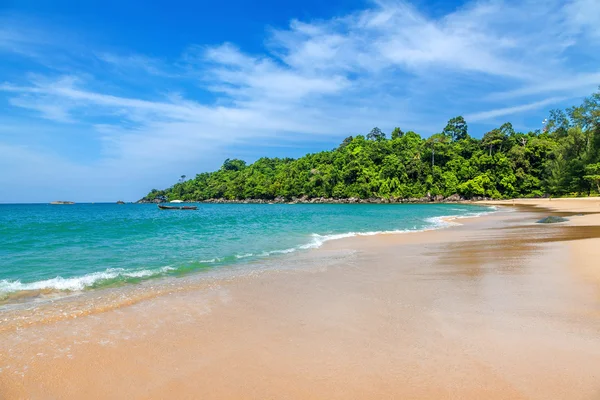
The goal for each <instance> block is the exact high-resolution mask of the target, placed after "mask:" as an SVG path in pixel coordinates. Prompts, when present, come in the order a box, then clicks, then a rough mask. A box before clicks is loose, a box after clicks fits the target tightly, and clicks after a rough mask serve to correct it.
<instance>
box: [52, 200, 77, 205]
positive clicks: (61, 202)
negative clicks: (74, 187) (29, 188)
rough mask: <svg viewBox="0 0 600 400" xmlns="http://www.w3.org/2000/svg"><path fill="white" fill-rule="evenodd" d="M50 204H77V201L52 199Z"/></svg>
mask: <svg viewBox="0 0 600 400" xmlns="http://www.w3.org/2000/svg"><path fill="white" fill-rule="evenodd" d="M50 204H52V205H66V204H75V203H74V202H72V201H62V200H60V201H51V202H50Z"/></svg>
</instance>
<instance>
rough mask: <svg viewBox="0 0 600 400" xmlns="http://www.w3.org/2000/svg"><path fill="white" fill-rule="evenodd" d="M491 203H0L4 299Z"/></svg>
mask: <svg viewBox="0 0 600 400" xmlns="http://www.w3.org/2000/svg"><path fill="white" fill-rule="evenodd" d="M487 211H490V208H488V207H480V206H471V205H456V204H432V205H364V204H360V205H331V204H327V205H322V204H316V205H308V204H301V205H250V204H233V205H232V204H228V205H220V204H201V205H199V207H198V210H196V211H163V210H159V209H158V208H157V207H156V205H152V204H127V205H117V204H76V205H63V206H56V205H45V204H35V205H29V204H28V205H0V266H1V268H0V297H2V296H4V297H6V296H8V295H11V296H14V295H15V294H18V293H24V292H27V291H48V290H50V291H56V290H58V291H77V290H83V289H88V288H96V287H104V286H111V285H115V284H123V283H135V282H139V281H142V280H147V279H150V278H155V277H162V276H173V275H175V276H177V275H181V274H186V273H189V272H195V271H202V270H206V269H214V268H218V267H220V266H223V265H236V264H245V265H248V266H249V268H252V265H253V264H256V263H257V262H258V261H261V260H266V259H273V257H274V256H275V257H276V256H281V255H283V254H288V253H292V252H297V251H303V250H306V249H310V248H316V247H319V246H320V245H321V244H322V243H324V242H325V241H328V240H333V239H339V238H343V237H348V236H354V235H370V234H374V233H378V232H404V231H417V230H423V229H434V228H439V227H443V226H444V222H443V221H441V220H440V217H442V216H451V215H454V216H469V215H475V214H479V213H482V212H487Z"/></svg>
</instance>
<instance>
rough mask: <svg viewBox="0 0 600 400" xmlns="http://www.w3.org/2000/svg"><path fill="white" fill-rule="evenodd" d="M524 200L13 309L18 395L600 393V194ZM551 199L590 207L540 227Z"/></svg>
mask: <svg viewBox="0 0 600 400" xmlns="http://www.w3.org/2000/svg"><path fill="white" fill-rule="evenodd" d="M523 203H525V205H526V206H527V207H525V208H523V207H521V206H518V205H515V206H513V205H512V202H510V203H509V207H506V208H507V209H508V210H507V211H500V212H498V213H496V214H493V215H491V216H485V217H481V218H475V219H469V220H456V221H454V222H460V223H461V224H462V225H460V226H458V225H457V226H453V227H451V228H447V229H443V230H438V231H430V232H423V233H412V234H399V235H380V236H374V237H359V238H350V239H347V240H340V241H334V242H328V243H327V244H326V246H324V247H323V248H321V249H319V250H316V251H313V252H310V254H306V255H304V256H302V257H299V258H298V259H297V260H295V267H294V268H285V269H281V270H276V271H263V272H261V273H257V274H250V275H245V276H238V277H236V278H234V279H219V280H214V281H213V282H210V283H204V284H202V285H199V284H198V285H196V286H188V287H186V288H182V287H175V286H169V287H170V288H171V289H167V290H165V289H164V288H163V289H162V290H161V291H160V292H159V293H158V292H157V293H156V295H154V296H146V297H144V296H141V297H139V299H138V300H140V299H143V298H145V300H143V301H124V302H122V303H119V304H128V305H126V306H120V307H118V306H116V305H113V306H105V307H104V308H102V307H101V306H97V307H96V306H94V307H91V306H89V304H90V303H92V299H91V297H85V296H84V297H76V298H73V299H64V300H59V301H56V302H53V303H52V304H50V305H36V306H35V307H33V306H32V307H29V310H27V309H16V310H8V311H6V310H5V311H0V322H2V323H3V325H2V326H1V327H0V328H2V329H0V398H2V399H22V398H31V399H46V398H51V399H67V398H73V399H80V398H85V399H95V398H98V399H106V398H119V399H167V398H169V399H171V398H177V399H198V398H202V399H370V398H374V399H381V398H398V399H599V398H600V271H599V270H600V262H598V260H599V258H598V255H600V250H599V249H600V239H599V238H600V220H599V216H598V214H592V213H596V212H600V200H598V199H596V200H581V201H579V200H568V201H562V200H554V199H553V200H552V201H551V202H550V201H547V200H539V201H524V202H523ZM549 203H551V205H552V208H553V209H554V210H555V211H562V212H564V213H566V214H573V213H581V212H584V213H587V214H586V215H583V216H573V217H570V221H569V222H568V223H564V224H553V225H541V224H535V223H534V221H535V220H537V219H539V218H541V217H542V216H545V215H547V214H548V213H549V212H548V211H544V210H541V211H540V210H538V209H539V207H540V206H541V207H549ZM515 204H519V202H515ZM181 285H183V284H180V286H181ZM119 293H120V292H119V291H107V292H102V293H95V294H94V295H93V296H95V297H94V299H97V298H98V297H103V296H106V297H107V298H110V299H113V300H114V298H116V297H118V296H120V295H123V294H119ZM99 301H100V303H102V299H100V300H99ZM111 301H112V300H111ZM78 302H79V304H78ZM84 302H85V303H86V304H87V307H88V308H90V307H91V308H93V310H91V311H90V312H86V313H82V314H77V313H76V312H74V311H73V310H77V309H78V307H79V308H83V307H86V304H84ZM100 303H98V304H100ZM114 304H117V303H116V302H115V303H114ZM84 314H85V315H84ZM78 315H79V318H75V316H78Z"/></svg>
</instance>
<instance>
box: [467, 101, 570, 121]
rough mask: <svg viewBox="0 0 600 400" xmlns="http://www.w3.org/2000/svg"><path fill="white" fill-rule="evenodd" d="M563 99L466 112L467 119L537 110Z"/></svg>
mask: <svg viewBox="0 0 600 400" xmlns="http://www.w3.org/2000/svg"><path fill="white" fill-rule="evenodd" d="M563 100H566V98H564V97H551V98H549V99H544V100H540V101H536V102H533V103H528V104H521V105H518V106H512V107H503V108H497V109H494V110H488V111H480V112H476V113H472V114H466V115H465V119H466V120H467V121H471V122H478V121H484V120H488V119H492V118H496V117H504V116H507V115H514V114H518V113H523V112H525V111H531V110H537V109H539V108H541V107H544V106H548V105H553V104H558V103H560V102H561V101H563Z"/></svg>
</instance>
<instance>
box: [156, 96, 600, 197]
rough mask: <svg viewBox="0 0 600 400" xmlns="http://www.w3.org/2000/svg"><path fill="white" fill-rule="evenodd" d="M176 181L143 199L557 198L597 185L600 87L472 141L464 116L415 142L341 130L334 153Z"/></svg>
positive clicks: (229, 165) (229, 167) (396, 133)
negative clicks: (541, 119) (519, 128)
mask: <svg viewBox="0 0 600 400" xmlns="http://www.w3.org/2000/svg"><path fill="white" fill-rule="evenodd" d="M181 178H182V179H181V180H180V181H179V182H178V183H176V184H174V185H173V186H172V187H170V188H168V189H165V190H153V191H152V192H150V193H149V194H148V195H147V196H146V197H145V199H146V200H153V199H155V198H160V199H163V198H164V199H167V200H172V199H183V200H188V201H201V200H207V199H229V200H234V199H237V200H242V199H264V200H270V199H274V198H276V197H283V198H286V199H291V198H292V197H302V196H306V197H308V198H314V197H328V198H349V197H357V198H371V197H380V198H390V197H394V198H410V197H413V198H414V197H423V196H425V195H427V194H430V195H432V196H435V195H442V196H450V195H452V194H455V193H456V194H459V195H461V196H464V197H466V198H470V197H474V196H485V197H491V198H511V197H532V196H542V195H552V196H563V195H571V194H579V195H581V194H590V193H591V192H592V191H600V91H599V92H597V93H595V94H593V95H592V96H590V97H588V98H586V99H585V100H584V101H583V102H582V104H581V105H579V106H576V107H571V108H569V109H567V110H565V111H562V110H552V111H551V112H550V116H549V119H548V123H547V124H546V126H545V128H544V129H543V130H536V131H532V132H527V133H524V132H516V131H515V130H514V128H513V126H512V125H511V124H510V123H504V124H502V125H501V126H499V127H497V128H494V129H491V130H490V131H489V132H487V133H485V134H484V135H483V137H482V138H481V139H476V138H473V137H471V136H470V135H469V134H468V132H467V122H466V121H465V119H464V118H463V117H460V116H459V117H455V118H452V119H450V121H448V124H447V125H446V127H445V128H444V129H443V131H442V132H441V133H438V134H434V135H432V136H431V137H429V138H426V139H425V138H422V137H421V136H420V135H419V134H417V133H415V132H413V131H407V132H406V133H405V132H403V131H402V130H400V128H395V129H394V130H393V132H392V133H391V138H390V139H386V135H385V133H383V132H382V131H381V130H380V129H379V128H373V129H372V130H371V131H370V132H369V133H368V134H367V135H366V137H365V136H364V135H354V136H348V137H347V138H346V139H344V141H343V142H342V143H341V144H340V146H339V147H337V148H336V149H334V150H331V151H322V152H319V153H314V154H307V155H306V156H304V157H301V158H298V159H291V158H260V159H258V160H257V161H256V162H254V163H253V164H250V165H246V163H245V162H244V161H242V160H237V159H233V160H230V159H227V160H225V162H224V163H223V166H222V167H221V168H220V169H219V170H218V171H215V172H208V173H201V174H198V175H196V177H195V178H194V179H189V180H185V177H184V176H182V177H181Z"/></svg>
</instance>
